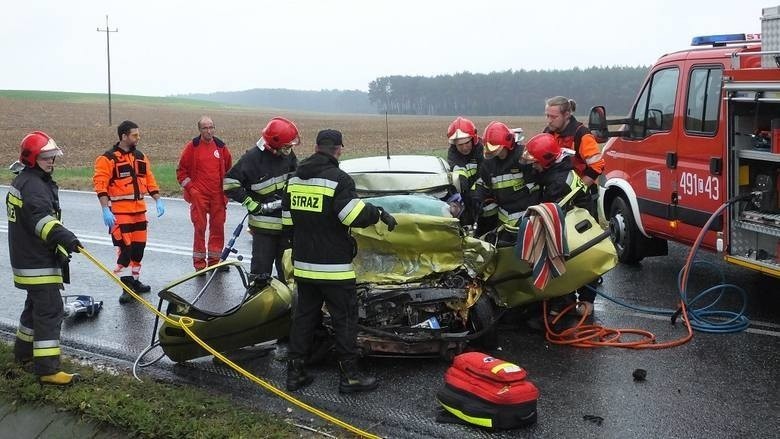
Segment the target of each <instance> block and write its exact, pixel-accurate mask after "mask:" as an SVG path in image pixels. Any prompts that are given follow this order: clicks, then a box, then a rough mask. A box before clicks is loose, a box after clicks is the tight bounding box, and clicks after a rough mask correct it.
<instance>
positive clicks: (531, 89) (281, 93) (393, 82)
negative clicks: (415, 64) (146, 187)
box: [182, 66, 649, 116]
mask: <svg viewBox="0 0 780 439" xmlns="http://www.w3.org/2000/svg"><path fill="white" fill-rule="evenodd" d="M648 69H649V67H647V66H641V67H591V68H587V69H579V68H573V69H568V70H507V71H503V72H491V73H470V72H462V73H457V74H454V75H438V76H434V77H426V76H402V75H394V76H383V77H379V78H377V79H375V80H373V81H371V82H370V83H369V85H368V93H366V92H364V91H360V90H319V91H314V90H289V89H262V88H257V89H252V90H244V91H233V92H216V93H208V94H189V95H184V96H182V97H188V98H193V99H204V100H209V101H214V102H220V103H226V104H237V105H248V106H258V107H273V108H279V109H287V110H300V111H317V112H329V113H384V112H385V111H387V112H388V113H391V114H413V115H414V114H419V115H456V114H464V115H471V116H491V115H517V116H531V115H540V114H542V112H543V110H544V100H545V99H546V98H548V97H551V96H558V95H561V96H567V97H569V98H572V99H574V100H576V101H577V108H578V110H577V113H578V114H580V115H584V114H586V113H587V109H588V108H590V107H591V106H593V105H605V106H606V107H607V109H608V112H609V114H613V115H618V114H625V113H627V112H628V110H629V108H630V106H631V102H632V101H633V99H634V97H635V96H636V94H637V92H638V90H639V86H640V85H641V83H642V81H643V80H644V77H645V75H646V74H647V71H648Z"/></svg>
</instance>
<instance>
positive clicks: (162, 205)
mask: <svg viewBox="0 0 780 439" xmlns="http://www.w3.org/2000/svg"><path fill="white" fill-rule="evenodd" d="M156 204H157V218H159V217H161V216H163V215H165V203H163V200H162V198H158V199H157V201H156Z"/></svg>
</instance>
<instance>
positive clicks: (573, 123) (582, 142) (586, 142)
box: [544, 116, 604, 180]
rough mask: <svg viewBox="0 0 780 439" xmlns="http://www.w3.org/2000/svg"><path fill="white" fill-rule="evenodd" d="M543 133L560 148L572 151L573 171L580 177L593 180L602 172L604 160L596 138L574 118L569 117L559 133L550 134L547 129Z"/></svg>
mask: <svg viewBox="0 0 780 439" xmlns="http://www.w3.org/2000/svg"><path fill="white" fill-rule="evenodd" d="M544 132H545V133H551V134H552V135H553V136H554V137H555V141H556V142H558V145H560V146H561V148H569V149H573V150H574V151H575V152H576V153H577V154H576V155H575V156H574V157H573V161H574V170H575V171H577V175H579V176H580V177H583V176H588V177H590V178H592V179H594V180H596V179H598V178H599V176H600V175H601V174H602V173H603V172H604V159H603V158H602V157H601V148H599V144H598V142H596V138H595V137H593V134H591V133H590V131H588V128H587V127H585V126H584V125H583V124H582V123H580V122H578V121H577V119H575V118H574V116H570V120H569V123H568V124H567V125H566V127H565V128H564V129H563V132H561V133H552V132H550V129H549V128H545V129H544Z"/></svg>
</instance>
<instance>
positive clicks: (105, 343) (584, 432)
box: [0, 188, 780, 438]
mask: <svg viewBox="0 0 780 439" xmlns="http://www.w3.org/2000/svg"><path fill="white" fill-rule="evenodd" d="M1 192H2V193H3V194H4V193H5V192H6V188H2V190H1ZM60 197H61V201H62V205H63V222H64V223H65V224H66V225H67V226H68V227H69V228H70V229H71V230H73V231H74V232H75V233H76V234H77V235H78V236H79V237H80V239H81V242H82V243H83V244H84V246H85V247H86V248H87V249H88V250H89V251H90V252H91V253H92V254H94V255H95V256H96V257H97V258H98V259H100V260H101V261H102V262H103V263H105V264H107V265H108V266H109V267H111V266H112V265H113V262H114V261H115V259H114V258H115V256H114V249H113V247H112V246H111V243H110V240H109V238H108V235H107V233H106V230H105V227H104V226H103V224H102V217H101V213H100V209H99V205H98V202H97V200H96V198H95V196H94V194H92V193H83V192H71V191H61V194H60ZM150 207H151V211H152V212H153V211H154V208H153V205H152V204H151V202H150ZM166 207H167V212H166V214H165V215H164V216H163V217H161V218H155V217H154V216H153V215H152V216H151V218H150V222H149V244H148V246H147V250H146V256H145V257H144V266H143V271H142V280H143V281H144V282H145V283H149V284H150V285H151V286H152V290H153V291H159V290H161V289H162V288H163V287H164V286H165V285H167V284H169V283H171V282H173V281H175V280H177V279H179V278H181V277H183V276H185V275H187V274H188V273H190V272H191V271H192V269H191V266H192V264H191V258H190V248H191V230H192V229H191V223H190V221H189V215H188V209H187V205H186V204H185V203H184V202H183V201H181V200H178V199H166ZM242 210H243V209H242V208H241V206H238V205H233V204H231V205H230V206H229V211H228V223H227V224H226V236H229V234H230V233H231V232H232V230H233V228H234V227H235V225H236V224H237V222H238V221H240V219H241V218H242V216H243V212H242ZM6 224H7V222H6V217H5V211H3V212H2V213H0V232H1V233H0V234H1V235H3V236H5V237H7V226H6ZM248 238H249V237H248V236H247V235H246V234H243V235H242V236H241V237H240V238H239V240H238V241H237V244H236V247H237V248H238V249H239V251H241V252H244V253H245V254H246V256H247V259H245V260H244V264H245V266H246V267H247V269H248V265H247V260H248V256H249V255H248V253H249V252H250V250H251V244H250V241H249V239H248ZM7 252H8V248H7V246H5V245H0V300H2V302H1V303H2V304H3V306H2V307H0V334H2V335H4V337H5V338H7V339H11V337H12V336H13V333H14V332H15V327H16V322H17V319H18V315H19V312H20V311H21V309H22V304H23V301H24V293H23V292H22V291H21V290H17V289H15V288H14V286H13V282H12V276H11V272H10V266H9V265H10V264H9V260H8V255H7ZM685 252H686V249H685V248H683V247H681V246H671V249H670V253H671V254H670V255H669V256H667V257H663V258H653V259H647V260H645V261H643V263H642V264H641V265H638V266H618V267H617V268H615V269H614V270H612V271H611V272H609V273H607V275H606V276H605V277H604V283H603V285H602V287H601V289H602V291H605V292H607V293H609V294H610V295H613V296H615V297H617V298H619V299H620V300H624V301H627V302H630V303H633V304H638V305H642V306H650V307H661V308H672V307H674V306H675V304H676V302H677V300H678V294H677V290H676V287H675V283H676V277H677V273H678V271H679V269H680V267H681V266H682V264H683V263H684V258H685ZM703 259H704V260H706V261H709V262H711V263H712V264H713V265H711V266H708V267H704V268H703V269H697V270H696V271H694V274H693V275H692V279H691V284H690V288H689V291H700V290H703V289H704V288H706V287H708V286H710V285H713V284H715V283H717V282H719V281H720V277H721V276H724V277H725V279H726V280H727V281H728V282H730V283H733V284H736V285H738V286H740V287H741V288H743V289H744V290H745V291H746V293H747V294H746V295H747V315H748V316H749V317H750V319H751V327H750V328H749V329H747V330H746V331H744V332H741V333H736V334H708V333H699V332H697V333H696V334H695V335H694V338H693V340H692V341H691V342H689V343H687V344H685V345H683V346H680V347H675V348H670V349H662V350H642V351H635V350H626V349H617V348H600V349H579V348H572V347H567V346H558V345H553V344H550V343H548V342H546V341H545V340H544V336H543V335H542V334H540V333H538V332H535V331H533V330H531V329H528V328H527V327H526V325H525V324H524V323H522V322H520V321H518V320H517V319H516V317H515V314H513V313H508V314H506V315H505V317H504V319H503V320H502V322H501V324H500V336H499V345H500V347H499V348H498V349H497V350H496V351H494V352H493V354H494V355H496V356H498V357H500V358H504V359H506V360H509V361H512V362H514V363H516V364H519V365H521V366H523V367H524V368H526V369H527V370H528V372H529V379H530V380H532V381H533V382H534V383H535V384H536V385H537V386H538V387H539V389H540V392H541V396H540V398H539V419H538V422H537V423H536V424H535V425H533V426H530V427H527V428H523V429H519V430H515V431H512V432H494V433H489V432H485V431H482V430H478V429H474V428H470V427H463V426H456V425H445V424H436V423H435V422H434V418H435V414H436V410H437V403H436V401H435V393H436V390H437V389H438V388H439V387H440V386H441V385H442V377H443V373H444V371H445V370H446V368H447V366H448V364H447V363H445V362H444V361H441V360H437V359H397V358H394V359H387V358H383V359H369V360H367V361H365V365H366V367H367V368H369V369H370V370H372V371H373V372H375V373H376V374H377V376H378V377H379V379H380V387H379V389H378V390H376V391H375V392H372V393H369V394H363V395H354V396H342V395H339V394H338V392H337V386H338V383H337V371H336V368H335V365H334V364H332V363H327V364H325V365H323V366H320V367H318V368H315V369H314V373H315V375H316V379H315V382H314V384H313V385H312V386H310V387H308V388H306V389H303V390H301V391H298V392H295V394H296V395H297V396H299V397H300V398H301V399H302V400H303V401H305V402H307V403H309V404H311V405H313V406H315V407H318V408H320V409H322V410H325V411H327V412H329V413H331V414H332V415H335V416H337V417H339V418H341V419H343V420H345V421H347V422H350V423H353V424H354V425H356V426H358V427H361V428H363V429H366V430H368V431H371V432H373V433H376V434H379V435H382V436H386V437H408V438H413V437H414V438H416V437H442V438H444V437H447V438H449V437H599V438H603V437H614V438H625V437H638V438H658V437H691V438H698V437H706V438H721V437H776V436H777V432H778V431H780V382H779V381H780V380H779V379H778V377H779V376H780V373H778V370H779V369H780V282H779V281H778V280H777V279H772V278H767V277H763V276H761V275H758V274H755V273H752V272H748V271H745V270H742V269H738V268H736V267H733V266H729V265H726V264H724V263H722V262H721V261H720V259H719V257H718V256H717V255H712V254H705V255H703ZM71 276H72V279H73V283H72V284H71V285H69V286H68V287H67V289H66V293H67V294H88V295H91V296H93V297H94V298H95V300H103V301H104V308H103V310H102V311H101V313H100V315H99V316H97V317H95V318H92V319H80V320H76V321H74V320H67V321H66V322H65V323H64V325H63V331H62V338H63V344H64V346H65V347H66V352H67V353H69V354H71V355H76V356H79V357H81V358H83V359H85V360H87V361H94V362H96V363H101V364H104V365H108V366H111V367H117V368H119V369H125V368H127V367H129V365H131V364H132V362H133V361H134V360H135V359H136V357H137V355H138V354H139V353H140V352H141V351H142V350H143V349H144V348H145V347H146V346H147V345H148V344H149V341H150V339H151V333H152V324H153V316H152V314H151V313H149V312H148V311H147V310H145V308H144V307H143V306H141V305H140V304H137V303H132V304H128V305H122V306H120V305H119V303H118V301H117V298H118V295H119V292H120V290H119V287H118V286H117V285H116V284H114V283H113V282H112V281H111V280H110V279H109V278H108V277H107V276H106V275H105V274H104V273H102V272H100V271H99V270H98V269H97V268H96V267H95V266H94V265H92V263H91V262H89V261H88V260H87V259H86V258H84V257H82V256H81V255H74V258H73V261H72V264H71ZM203 283H205V279H204V278H199V279H196V280H194V281H192V282H188V283H187V284H185V285H182V286H181V287H179V288H177V289H176V292H177V293H179V294H180V295H182V296H184V297H193V296H194V295H195V294H197V292H198V291H199V288H200V285H203ZM242 294H243V291H242V287H241V284H240V281H239V278H238V275H237V274H236V273H229V274H221V275H218V276H217V277H215V280H214V283H213V284H212V287H211V288H210V289H209V291H208V292H207V293H206V294H205V295H204V297H203V299H202V300H201V301H200V302H199V304H200V305H201V307H204V308H209V309H212V310H215V311H223V310H227V309H229V308H231V307H232V306H234V305H235V304H236V303H238V301H239V300H240V297H241V295H242ZM147 297H148V298H149V299H150V300H151V301H152V302H153V304H155V305H156V304H157V297H156V295H155V294H154V293H152V294H149V295H147ZM725 301H726V302H727V303H729V304H730V305H732V306H739V303H738V302H737V301H736V300H735V299H732V298H727V299H726V300H725ZM596 316H597V319H598V320H599V321H600V322H601V323H603V324H604V325H606V326H610V327H634V328H641V329H646V330H649V331H651V332H653V333H654V334H655V335H656V337H657V338H658V340H660V341H666V340H672V339H676V338H679V337H681V336H682V335H683V334H684V330H683V328H682V327H681V326H680V325H679V324H678V325H676V326H671V325H670V323H669V321H668V318H665V317H656V316H651V315H648V314H643V313H639V312H636V311H633V310H630V309H627V308H625V307H622V306H619V305H616V304H614V303H612V302H609V301H607V300H605V299H603V298H599V299H598V300H597V303H596ZM258 351H261V350H260V349H258ZM284 352H285V346H284V344H283V343H281V344H280V345H279V346H278V348H277V349H275V350H273V351H271V353H270V354H269V355H266V356H262V357H258V358H244V359H240V360H238V361H239V363H240V364H241V365H242V366H244V367H245V368H247V369H248V370H250V371H252V372H253V373H255V374H257V375H258V376H259V377H261V378H263V379H267V380H268V381H269V382H270V383H272V384H275V385H277V386H283V383H284V377H285V372H284V363H283V361H281V360H282V359H283V357H284ZM638 368H641V369H645V370H646V371H647V379H646V381H644V382H636V381H634V380H633V378H632V373H633V372H634V370H635V369H638ZM140 376H141V377H142V378H144V377H146V378H152V377H160V376H162V377H164V378H165V379H172V380H177V381H180V382H184V383H191V384H195V385H199V386H203V387H207V388H210V389H213V390H217V391H221V392H225V393H229V394H231V395H233V396H235V397H238V398H241V399H242V400H243V401H245V402H247V403H249V404H252V405H254V406H256V407H259V408H262V409H264V410H270V411H273V412H277V413H279V414H280V415H282V416H291V413H292V415H293V416H295V417H297V418H299V419H300V420H301V422H303V423H306V424H310V425H312V424H313V425H315V426H322V427H324V428H327V427H325V426H323V424H324V423H323V422H322V421H319V420H318V419H313V418H314V417H313V415H310V414H308V413H305V412H303V411H300V410H299V409H293V410H292V412H289V411H288V408H289V407H291V405H290V404H289V403H287V402H285V401H283V400H281V399H279V398H278V397H275V396H272V395H270V394H269V393H268V392H266V391H265V390H263V389H261V388H260V387H258V386H256V385H254V384H252V383H250V382H248V381H247V380H245V379H243V378H241V377H239V376H238V375H237V374H236V373H235V372H233V371H232V370H230V369H227V368H225V367H224V366H221V365H216V364H214V363H213V362H212V361H211V360H210V359H208V358H206V359H201V360H196V361H191V362H188V363H185V364H180V365H177V364H174V363H172V362H170V361H168V359H167V358H163V359H162V360H161V361H159V362H158V363H156V364H155V365H154V366H152V367H149V368H145V369H142V370H141V371H140ZM589 416H597V417H601V418H603V422H601V423H597V422H594V421H592V420H589V419H585V418H584V417H589ZM590 419H593V418H590ZM329 428H330V429H331V431H338V429H336V428H335V427H329Z"/></svg>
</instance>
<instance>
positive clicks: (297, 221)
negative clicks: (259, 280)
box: [282, 130, 396, 393]
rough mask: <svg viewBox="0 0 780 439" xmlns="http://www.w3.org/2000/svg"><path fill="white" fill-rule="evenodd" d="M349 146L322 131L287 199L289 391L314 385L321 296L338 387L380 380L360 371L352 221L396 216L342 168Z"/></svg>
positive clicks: (390, 221)
mask: <svg viewBox="0 0 780 439" xmlns="http://www.w3.org/2000/svg"><path fill="white" fill-rule="evenodd" d="M342 148H343V142H342V137H341V133H340V132H339V131H336V130H322V131H320V132H319V133H318V134H317V146H316V150H315V151H316V152H315V153H314V154H313V155H312V156H311V157H309V158H307V159H306V160H304V161H303V162H301V165H300V167H298V170H297V172H296V173H295V177H293V178H292V179H290V182H289V184H288V186H287V190H286V193H285V197H284V204H283V213H282V219H283V220H284V225H285V230H290V229H291V231H292V236H293V238H292V246H293V247H292V258H293V273H294V276H295V282H296V284H297V287H298V301H297V304H296V306H295V308H294V309H295V311H294V316H293V324H292V328H291V331H290V346H289V361H288V364H287V389H288V390H297V389H299V388H301V387H304V386H307V385H309V384H311V382H312V381H313V377H311V376H310V375H308V374H307V373H306V370H305V368H304V361H305V358H307V356H308V354H309V353H310V351H311V348H312V335H313V333H314V330H315V328H317V327H318V326H319V325H320V323H321V319H322V316H321V308H322V303H323V301H324V302H325V303H326V304H327V308H328V311H329V312H330V318H331V322H332V324H333V329H334V331H335V333H336V354H337V356H338V362H339V372H340V380H339V392H341V393H350V392H360V391H366V390H372V389H374V388H375V387H376V385H377V383H376V379H375V378H374V377H372V376H368V375H364V374H362V373H361V372H359V371H358V367H357V358H358V349H357V319H358V307H357V292H356V286H355V271H354V268H353V267H352V258H354V256H355V254H356V253H357V244H356V242H355V239H354V238H353V237H352V236H350V234H349V228H350V227H368V226H370V225H373V224H376V223H377V222H378V221H382V222H383V223H385V224H386V225H387V230H388V231H392V230H393V229H394V228H395V226H396V221H395V218H393V217H392V216H391V215H390V214H389V213H387V212H386V211H384V210H383V209H382V208H379V207H375V206H373V205H371V204H370V203H365V202H363V201H362V200H361V199H360V198H358V197H357V194H356V193H355V182H354V181H353V180H352V178H351V177H350V176H349V175H348V174H347V173H346V172H344V171H342V170H341V169H339V161H338V159H339V157H340V156H341V151H342Z"/></svg>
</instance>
